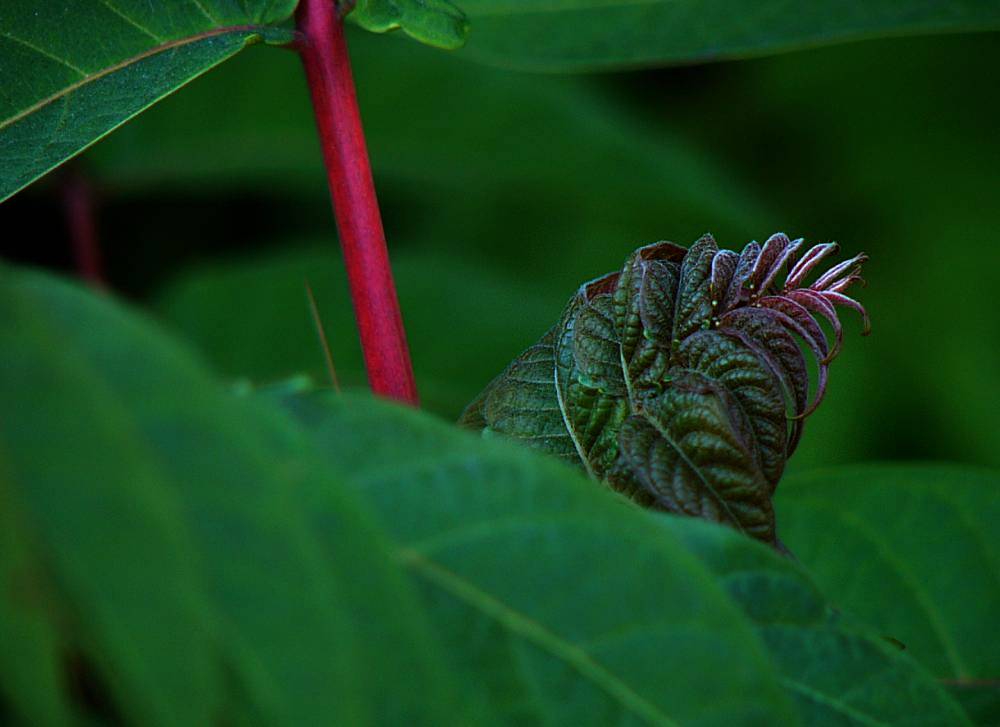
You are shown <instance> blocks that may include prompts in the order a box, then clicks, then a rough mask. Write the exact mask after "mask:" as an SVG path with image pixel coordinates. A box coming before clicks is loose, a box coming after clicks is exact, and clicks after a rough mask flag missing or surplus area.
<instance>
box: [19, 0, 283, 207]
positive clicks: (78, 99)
mask: <svg viewBox="0 0 1000 727" xmlns="http://www.w3.org/2000/svg"><path fill="white" fill-rule="evenodd" d="M295 4H296V3H295V0H277V1H275V0H246V1H245V2H234V1H233V0H181V1H180V2H170V3H162V4H153V3H149V2H145V0H113V2H112V0H77V1H76V2H72V3H64V2H41V3H40V2H35V1H34V0H6V1H5V2H4V3H3V4H2V6H0V77H2V78H3V79H4V82H3V87H2V90H0V202H2V201H3V200H4V199H6V198H7V197H9V196H10V195H12V194H14V193H15V192H17V191H18V190H19V189H21V188H22V187H24V186H25V185H27V184H30V183H31V182H32V181H34V180H35V179H37V178H38V177H40V176H41V175H42V174H44V173H45V172H47V171H48V170H50V169H52V168H53V167H55V166H57V165H58V164H60V163H61V162H63V161H65V160H66V159H69V158H70V157H72V156H74V155H75V154H77V153H79V152H80V151H81V150H83V149H85V148H86V147H88V146H90V145H91V144H93V143H94V142H95V141H97V140H98V139H100V138H101V137H102V136H104V135H105V134H107V133H108V132H110V131H112V130H113V129H115V128H116V127H117V126H119V125H121V124H123V123H124V122H125V121H128V119H130V118H131V117H133V116H135V115H136V114H138V113H139V112H140V111H142V110H143V109H145V108H146V107H148V106H150V105H151V104H153V103H155V102H156V101H157V100H159V99H160V98H162V97H164V96H166V95H167V94H169V93H171V92H172V91H174V90H176V89H177V88H179V87H180V86H183V85H184V84H185V83H187V82H188V81H190V80H191V79H193V78H195V77H196V76H198V75H200V74H201V73H204V72H205V71H206V70H208V69H209V68H211V67H212V66H214V65H216V64H217V63H220V62H221V61H223V60H225V59H226V58H228V57H230V56H232V55H233V54H235V53H237V52H238V51H239V50H241V49H242V48H244V47H246V46H247V45H250V44H252V43H255V42H258V41H267V42H274V43H283V42H288V41H289V40H290V39H291V33H290V31H289V30H288V29H282V28H276V27H274V24H275V23H277V22H280V21H282V20H284V19H286V18H287V17H288V16H289V15H291V13H292V11H293V10H294V8H295Z"/></svg>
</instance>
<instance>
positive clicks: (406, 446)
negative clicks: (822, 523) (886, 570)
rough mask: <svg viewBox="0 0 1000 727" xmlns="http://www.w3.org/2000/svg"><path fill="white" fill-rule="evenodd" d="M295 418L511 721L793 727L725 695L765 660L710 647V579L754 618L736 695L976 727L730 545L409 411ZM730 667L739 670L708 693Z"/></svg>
mask: <svg viewBox="0 0 1000 727" xmlns="http://www.w3.org/2000/svg"><path fill="white" fill-rule="evenodd" d="M284 402H285V405H286V406H288V407H290V408H291V409H292V410H293V411H295V412H296V414H297V415H298V417H299V419H300V421H301V422H302V423H303V425H304V426H305V427H306V428H307V429H308V430H309V431H311V432H312V434H313V436H315V437H316V440H317V441H318V442H319V443H320V448H321V449H322V451H323V452H324V453H326V455H327V457H328V461H329V463H330V464H331V465H332V466H333V467H335V468H337V469H339V470H341V471H342V472H344V473H345V476H346V477H347V478H348V479H349V480H350V481H351V482H352V483H353V484H354V486H355V487H356V488H357V489H358V491H359V492H361V493H362V494H363V496H364V497H365V499H366V500H367V501H369V502H371V503H372V504H374V505H375V507H376V509H377V510H378V511H379V513H380V514H381V515H382V518H383V521H384V522H385V523H386V524H387V526H388V528H389V530H390V531H391V533H392V534H393V537H394V538H395V539H396V541H397V544H398V547H399V549H400V550H399V552H400V557H401V558H402V559H403V560H404V562H406V563H407V564H408V567H409V569H410V570H411V572H412V573H413V575H414V577H415V578H416V579H417V580H418V581H419V582H421V583H422V584H423V591H424V593H425V597H426V602H427V604H428V606H429V609H430V611H431V613H432V616H433V617H434V618H435V621H436V623H438V624H439V628H440V629H441V633H442V634H443V635H444V636H445V638H446V639H447V641H448V643H449V644H451V648H450V650H449V651H450V653H451V655H452V658H453V659H454V660H455V662H456V663H458V664H460V665H462V666H463V671H466V672H470V673H472V674H474V679H476V680H477V681H478V686H479V688H481V689H482V690H483V691H484V692H486V693H487V694H489V695H491V697H490V699H491V700H492V701H491V703H492V704H493V705H494V708H495V709H496V711H497V714H498V715H499V716H500V717H501V718H502V719H503V720H504V721H507V722H514V723H517V724H523V723H533V722H546V721H548V722H551V723H557V724H607V723H611V722H614V723H619V722H643V721H645V722H651V723H654V724H659V723H680V724H688V723H694V724H701V723H703V722H709V723H720V724H753V723H756V722H757V720H762V721H763V723H765V724H776V723H780V724H792V723H795V722H796V721H797V720H795V719H794V718H793V716H792V715H789V714H788V713H787V712H785V711H783V710H784V706H783V705H782V704H780V702H781V701H783V700H778V701H775V700H774V697H773V694H772V691H771V687H770V686H767V687H765V690H764V692H762V693H760V694H759V695H758V699H759V702H758V704H759V706H763V707H764V713H763V714H761V713H755V711H754V710H751V711H749V712H744V711H742V710H743V709H745V705H744V706H739V700H736V701H734V700H733V699H732V695H728V696H727V695H726V694H725V691H726V690H728V689H729V688H730V686H731V685H732V683H731V681H730V680H731V679H733V671H734V670H736V669H745V668H747V667H746V666H745V664H746V663H747V660H755V659H756V658H757V657H756V656H755V653H756V652H755V650H753V649H748V648H747V645H746V644H745V643H744V642H742V641H740V642H739V643H740V644H742V645H740V646H737V645H736V644H735V643H734V642H733V641H731V639H733V638H735V637H736V636H735V632H734V631H733V630H732V629H730V628H728V627H727V628H719V627H718V625H713V626H712V627H711V628H712V630H713V637H712V639H711V640H706V639H707V638H708V637H707V635H706V633H705V631H704V629H705V628H706V625H705V620H709V621H712V620H714V618H715V614H716V613H717V612H718V611H717V609H718V608H719V604H718V601H717V598H716V594H715V592H714V591H712V589H710V588H707V587H706V585H707V584H706V583H705V581H704V580H703V579H702V576H703V575H704V574H705V573H706V572H708V573H710V574H711V577H710V580H713V581H714V582H715V584H718V585H721V586H722V587H723V589H724V590H725V591H726V593H727V594H728V596H729V598H730V599H731V603H730V605H736V606H737V607H738V608H739V609H740V610H741V611H742V612H743V616H742V617H741V616H735V619H736V620H735V622H733V623H731V624H729V626H735V625H736V624H737V623H738V624H740V625H741V626H742V625H744V624H746V623H749V624H750V625H751V626H752V627H753V629H754V630H755V631H756V634H757V637H758V638H759V639H760V643H763V644H764V645H765V646H766V649H767V659H765V662H767V661H769V662H770V663H765V664H761V663H760V662H756V663H755V665H754V666H753V667H750V668H752V669H756V670H758V671H756V672H755V673H754V674H752V675H751V674H747V673H744V674H743V676H742V677H741V678H742V679H757V680H765V681H766V680H768V679H770V678H771V676H772V674H773V673H774V671H776V672H777V676H778V679H779V680H780V682H781V684H782V686H783V688H784V690H785V692H786V694H787V695H788V696H789V697H790V698H791V699H792V700H794V703H795V705H796V707H797V711H798V712H799V716H800V718H801V721H802V722H803V723H806V724H812V725H840V724H906V723H913V724H928V725H930V724H958V725H960V724H965V718H964V716H963V715H962V713H961V710H960V709H959V708H958V707H957V705H956V704H955V703H954V702H953V701H952V700H951V699H950V698H949V697H948V696H947V694H946V693H945V692H944V690H943V689H942V687H941V686H940V685H938V684H937V683H936V682H935V681H934V680H933V679H932V678H931V677H929V676H928V675H927V674H926V673H925V672H923V670H922V669H921V668H920V667H919V666H918V665H916V664H915V663H914V662H913V661H912V660H911V659H910V658H909V657H908V656H907V655H906V654H905V653H903V652H901V651H899V649H897V648H896V647H894V646H892V645H890V644H888V643H887V642H885V641H884V640H883V639H882V638H881V637H880V636H879V635H877V634H874V633H872V632H871V631H869V630H868V629H866V628H865V627H863V626H860V625H858V624H856V623H853V622H851V621H850V619H848V618H846V617H844V616H841V615H838V614H837V613H835V612H834V611H832V610H831V609H830V608H829V607H828V606H827V605H826V604H825V602H824V600H823V598H822V596H821V595H820V593H819V591H818V589H817V588H816V587H815V585H814V584H813V583H812V582H811V581H810V579H809V578H808V577H807V576H806V575H805V574H804V572H803V570H802V569H801V567H799V566H798V565H796V564H794V563H793V562H792V561H790V560H789V559H787V558H784V557H782V556H779V555H777V554H776V553H774V552H773V551H772V550H771V549H769V548H766V547H764V546H762V545H759V544H757V543H754V542H753V541H751V540H749V539H747V538H744V537H742V536H740V535H738V534H737V533H735V532H732V531H731V530H729V529H726V528H720V527H718V526H715V525H712V524H708V523H702V522H699V521H697V520H693V519H682V518H675V517H673V516H669V515H661V514H654V513H649V512H644V511H641V510H637V509H634V508H629V507H623V506H622V505H621V503H619V502H616V501H615V500H614V498H612V497H610V496H609V495H608V494H607V493H606V492H602V491H601V490H600V489H599V488H594V487H593V486H592V485H590V484H589V483H587V482H586V481H585V480H583V479H582V478H580V477H579V476H576V475H573V473H572V472H570V471H569V470H567V469H565V468H563V467H561V466H559V465H557V464H556V463H553V462H547V461H544V460H542V459H540V458H537V457H535V456H533V455H532V454H531V453H530V452H525V451H518V450H517V449H515V448H512V447H510V446H509V445H505V444H504V443H502V442H481V441H480V442H477V441H475V440H473V439H471V438H469V437H467V436H462V435H461V434H460V433H458V432H455V431H454V430H452V429H450V428H448V427H446V426H444V425H443V424H442V423H437V422H434V421H432V420H431V419H429V418H427V417H426V416H422V415H420V414H419V413H416V412H412V411H409V410H403V409H400V408H398V407H394V406H390V405H387V404H384V403H375V402H372V401H369V400H366V399H364V398H361V397H357V396H348V397H336V396H333V395H331V394H329V393H320V394H313V395H294V396H290V397H284ZM679 545H680V546H681V548H680V550H678V546H679ZM692 556H693V557H692ZM694 561H698V566H697V567H696V568H695V569H693V570H690V568H691V566H692V565H694ZM651 574H653V575H652V576H651ZM699 604H700V605H699ZM689 608H691V609H694V613H697V614H698V615H697V616H695V615H693V613H692V612H688V611H687V609H689ZM744 619H745V620H744ZM713 642H714V643H713ZM723 654H725V655H726V658H727V659H733V660H735V662H730V663H727V664H725V665H716V667H715V668H717V669H718V671H717V672H716V673H715V675H714V676H711V677H707V680H706V678H705V677H703V676H700V675H704V674H705V673H706V672H705V671H703V670H705V669H711V668H712V667H711V666H710V664H709V662H712V661H714V659H716V658H718V657H720V656H722V655H723ZM737 664H740V665H743V666H737ZM473 665H475V667H478V668H474V667H473ZM515 675H517V676H515ZM747 696H749V695H745V694H744V695H743V697H747ZM694 702H696V703H698V704H699V705H700V707H694V705H693V703H694ZM764 705H766V706H764ZM668 720H669V722H668Z"/></svg>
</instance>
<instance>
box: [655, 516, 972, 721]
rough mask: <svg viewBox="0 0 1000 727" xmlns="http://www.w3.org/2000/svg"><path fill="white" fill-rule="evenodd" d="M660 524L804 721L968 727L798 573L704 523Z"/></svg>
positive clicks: (934, 689) (924, 681) (896, 655)
mask: <svg viewBox="0 0 1000 727" xmlns="http://www.w3.org/2000/svg"><path fill="white" fill-rule="evenodd" d="M666 522H667V524H669V525H671V526H672V528H673V529H674V530H675V532H677V533H678V534H679V535H680V536H681V538H682V540H683V541H684V542H685V544H687V545H688V547H690V548H691V550H692V551H693V552H695V553H697V554H698V557H699V558H701V559H702V561H703V562H704V563H705V564H706V565H707V566H708V567H709V569H710V570H711V571H712V572H713V573H714V574H715V575H716V576H717V577H718V578H719V579H720V582H721V583H722V585H723V586H724V587H725V588H726V590H727V592H728V593H729V594H730V596H731V597H732V598H733V599H734V600H735V601H736V602H737V603H738V604H739V605H740V606H741V607H742V609H743V610H744V612H745V613H746V615H747V616H748V617H749V618H750V619H751V620H752V621H753V622H754V624H755V625H756V627H757V631H758V633H759V634H760V636H761V638H762V639H763V641H764V643H765V644H767V647H768V651H769V652H770V654H771V656H772V659H773V661H774V663H775V665H776V667H777V669H778V672H779V674H780V679H781V683H782V684H783V685H784V687H785V688H786V689H787V690H788V692H789V694H791V695H792V697H793V698H794V699H795V702H796V705H797V707H798V708H799V712H800V714H801V715H802V718H803V721H804V722H806V723H808V724H814V725H825V724H863V725H875V724H928V725H934V724H966V723H967V720H966V718H965V716H964V715H963V714H962V712H961V709H960V708H959V707H958V705H956V704H955V703H954V701H952V700H951V699H950V698H949V697H948V695H947V694H946V693H945V691H944V690H943V689H942V688H941V686H940V685H939V684H937V683H936V682H935V680H934V679H933V678H932V677H931V676H930V675H929V674H927V673H926V671H924V670H923V669H922V668H921V667H920V666H919V665H917V664H916V663H915V662H914V661H913V660H912V659H911V658H909V657H908V656H907V655H906V654H905V653H903V652H901V651H900V650H899V648H898V647H897V646H895V645H893V644H890V643H889V642H887V641H886V640H885V639H883V638H882V637H880V636H879V635H878V634H877V633H875V632H873V631H872V630H871V629H870V628H868V627H867V626H862V625H860V624H858V623H856V622H855V621H854V620H853V619H852V618H850V617H848V616H845V615H842V614H839V613H837V612H836V611H835V610H833V609H831V608H830V607H829V605H827V603H826V602H825V600H824V599H823V597H822V596H821V594H820V592H819V589H818V588H817V587H816V585H815V584H814V583H813V581H812V580H811V579H810V578H807V577H806V576H805V574H804V571H803V570H802V568H801V567H800V566H798V565H797V564H794V563H793V562H792V561H790V560H789V559H788V558H784V557H781V556H777V555H775V553H774V552H773V551H772V550H770V549H768V548H764V547H762V546H759V545H757V544H755V543H747V542H746V540H745V539H744V538H741V537H739V536H737V535H735V534H733V533H730V532H729V531H725V530H722V529H720V528H718V527H715V526H713V525H710V524H708V523H703V522H701V521H698V520H684V521H674V520H668V521H666ZM904 693H905V694H906V695H907V696H906V697H905V698H902V699H901V698H900V695H901V694H904Z"/></svg>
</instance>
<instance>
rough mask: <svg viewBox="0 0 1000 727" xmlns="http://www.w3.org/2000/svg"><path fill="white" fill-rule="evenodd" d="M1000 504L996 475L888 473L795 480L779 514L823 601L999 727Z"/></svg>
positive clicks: (888, 468) (860, 471) (935, 468)
mask: <svg viewBox="0 0 1000 727" xmlns="http://www.w3.org/2000/svg"><path fill="white" fill-rule="evenodd" d="M998 503H1000V476H998V475H997V473H996V472H993V471H989V470H977V469H972V468H967V467H959V466H944V465H919V466H918V465H889V464H885V465H878V466H874V465H872V466H858V467H853V468H845V469H840V470H836V471H833V470H830V471H825V472H817V473H814V474H811V475H800V476H797V477H794V478H790V479H789V481H788V482H787V487H784V488H782V493H781V496H780V497H779V498H778V500H777V503H776V505H777V508H778V511H779V512H780V514H781V516H782V522H783V524H784V527H783V529H782V536H783V537H784V538H785V539H786V541H787V542H788V544H789V546H790V547H791V548H793V549H794V550H795V553H796V555H798V556H799V557H800V558H801V559H802V562H803V563H805V564H806V565H807V566H808V567H809V568H810V570H811V571H812V572H813V573H815V576H816V580H817V582H818V583H819V584H820V586H821V587H822V589H823V590H824V592H825V593H826V595H827V597H828V598H829V599H830V600H831V601H832V602H833V603H835V604H837V605H838V606H841V607H842V608H844V609H847V610H850V611H851V612H853V613H854V614H856V615H858V616H859V617H861V618H863V619H865V620H866V621H867V622H868V623H870V624H872V625H873V626H875V627H877V628H878V629H879V630H880V631H881V632H882V633H885V634H887V635H890V636H892V637H893V638H895V639H898V640H899V641H900V642H902V643H903V644H905V646H906V650H907V653H909V654H910V655H912V657H913V658H914V659H916V660H917V661H919V662H920V663H921V664H923V665H924V666H925V667H926V668H927V669H928V670H929V671H930V672H931V673H932V674H934V675H935V676H937V677H938V678H939V679H941V680H942V682H943V683H944V684H946V685H947V686H948V687H949V688H950V689H952V690H954V692H955V694H956V695H957V696H959V697H960V698H961V699H962V700H963V702H966V703H967V704H968V705H969V706H970V708H971V709H972V710H974V711H975V712H976V714H977V716H978V717H979V718H980V720H981V722H982V724H995V723H996V721H997V719H998V718H1000V652H998V651H997V649H996V648H994V646H995V644H994V640H993V639H992V638H983V634H984V633H994V632H995V631H996V627H995V621H996V613H997V612H998V610H1000V530H998V528H997V527H996V523H997V521H998V518H1000V505H998ZM817 533H836V539H835V540H833V539H827V538H823V537H817ZM831 546H833V547H831Z"/></svg>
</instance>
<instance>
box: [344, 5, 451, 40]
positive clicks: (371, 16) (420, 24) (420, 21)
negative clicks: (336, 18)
mask: <svg viewBox="0 0 1000 727" xmlns="http://www.w3.org/2000/svg"><path fill="white" fill-rule="evenodd" d="M347 17H348V19H350V20H353V21H354V22H355V23H357V24H358V25H360V26H361V27H362V28H364V29H365V30H370V31H372V32H375V33H385V32H386V31H389V30H395V29H397V28H402V29H403V32H404V33H406V34H407V35H409V36H410V37H411V38H414V39H415V40H419V41H420V42H422V43H427V44H428V45H434V46H438V47H439V48H448V49H454V48H460V47H461V46H462V45H464V44H465V36H466V34H467V33H468V32H469V23H468V21H467V20H466V19H465V15H464V14H463V13H462V11H461V10H459V9H458V8H457V7H455V5H453V4H452V3H450V2H448V0H357V4H355V6H354V9H353V10H352V11H351V12H350V14H349V15H348V16H347Z"/></svg>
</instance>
